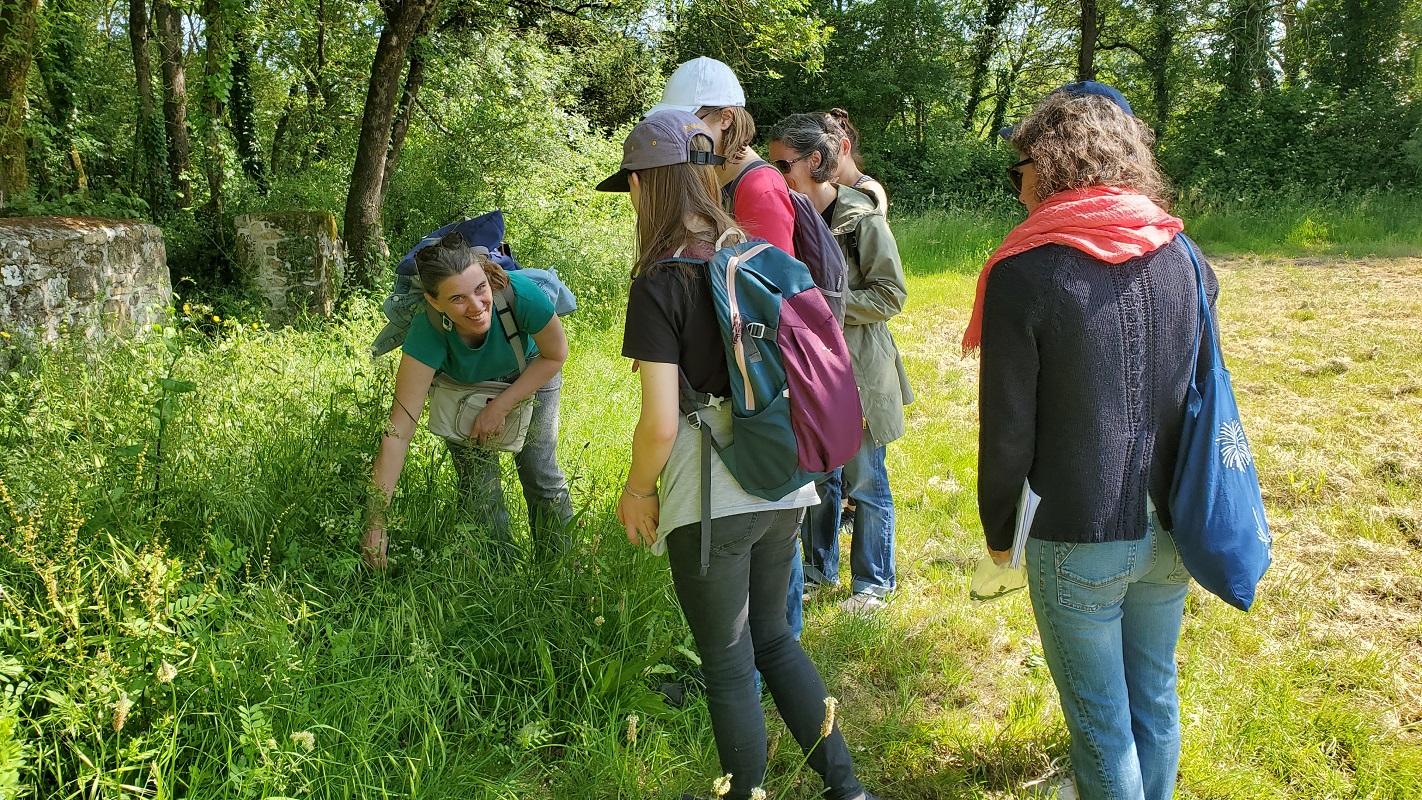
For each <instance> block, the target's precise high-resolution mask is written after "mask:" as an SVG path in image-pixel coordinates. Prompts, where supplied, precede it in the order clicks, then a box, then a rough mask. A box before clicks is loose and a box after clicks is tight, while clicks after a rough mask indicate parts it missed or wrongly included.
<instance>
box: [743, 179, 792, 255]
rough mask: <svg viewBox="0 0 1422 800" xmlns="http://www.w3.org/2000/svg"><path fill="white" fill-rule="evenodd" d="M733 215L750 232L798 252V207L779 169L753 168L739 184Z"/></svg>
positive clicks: (782, 248) (789, 250) (781, 247)
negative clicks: (792, 200) (796, 249)
mask: <svg viewBox="0 0 1422 800" xmlns="http://www.w3.org/2000/svg"><path fill="white" fill-rule="evenodd" d="M732 206H733V210H732V216H734V217H735V218H736V224H738V225H740V226H741V228H742V229H744V230H745V232H746V233H748V234H750V235H751V236H755V237H757V238H760V239H764V240H766V241H767V242H770V243H771V244H773V245H775V246H776V247H778V248H780V249H781V250H784V251H785V252H787V253H789V254H790V255H792V256H793V255H795V207H794V206H793V205H791V204H790V187H788V186H787V185H786V184H785V176H783V175H781V174H780V172H779V170H776V169H774V168H770V169H767V168H765V167H759V168H753V169H751V170H750V171H749V172H747V173H745V176H744V177H742V178H741V182H740V183H738V184H736V196H735V199H734V200H733V201H732Z"/></svg>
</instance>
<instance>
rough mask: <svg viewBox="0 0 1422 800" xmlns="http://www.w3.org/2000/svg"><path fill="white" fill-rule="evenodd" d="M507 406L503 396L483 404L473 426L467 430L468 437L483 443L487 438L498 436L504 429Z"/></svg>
mask: <svg viewBox="0 0 1422 800" xmlns="http://www.w3.org/2000/svg"><path fill="white" fill-rule="evenodd" d="M509 408H510V406H508V405H507V404H505V403H504V402H503V397H502V396H500V397H495V398H494V399H492V400H490V401H489V402H488V403H486V404H485V405H484V408H483V410H481V411H480V412H479V416H477V417H475V418H474V427H473V428H472V429H471V430H470V431H469V438H471V439H473V440H475V441H477V442H478V443H479V444H484V443H485V442H487V441H488V440H489V439H492V438H493V437H495V436H498V435H499V434H500V433H501V432H502V431H503V429H504V420H505V419H506V418H507V417H508V415H509Z"/></svg>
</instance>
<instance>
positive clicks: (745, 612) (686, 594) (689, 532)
mask: <svg viewBox="0 0 1422 800" xmlns="http://www.w3.org/2000/svg"><path fill="white" fill-rule="evenodd" d="M799 519H800V510H799V509H797V508H791V509H783V510H779V511H759V512H753V513H749V514H737V515H735V516H731V517H721V518H718V519H715V520H712V521H711V565H710V567H709V568H708V569H707V570H706V574H705V575H702V574H701V523H699V522H694V523H692V524H690V525H683V526H681V527H680V528H677V529H676V530H674V531H672V532H671V533H670V534H669V535H668V536H667V556H668V560H669V562H670V564H671V573H672V584H673V585H674V586H675V588H676V597H677V600H678V602H679V603H680V604H681V611H682V614H684V615H685V616H686V622H687V625H688V626H690V628H691V635H692V636H693V637H694V638H695V639H696V651H697V653H699V654H700V655H701V671H702V674H704V675H705V676H706V705H707V707H708V708H709V710H710V711H711V729H712V732H713V733H714V734H715V736H716V752H717V754H718V755H719V756H720V759H721V771H722V772H729V773H731V792H730V794H729V795H727V800H746V798H749V797H750V794H751V790H752V789H754V788H755V787H758V786H760V785H761V783H762V782H763V781H764V779H765V764H766V757H767V752H766V733H765V710H764V708H762V707H761V704H760V692H759V691H758V690H757V689H756V688H755V680H754V673H755V670H756V669H759V670H760V672H761V673H762V674H763V675H764V676H765V682H766V684H767V685H768V686H769V687H770V694H771V696H772V697H774V698H775V707H776V709H777V710H778V711H779V712H780V718H781V719H782V720H784V721H785V727H786V728H788V729H789V730H790V735H791V736H793V737H795V741H796V742H797V743H798V744H799V745H800V749H801V750H803V751H804V752H805V753H807V757H806V761H807V762H808V764H809V765H810V768H811V769H813V770H814V771H815V772H817V773H819V774H820V776H821V777H822V778H823V779H824V782H825V791H824V793H823V795H822V796H823V797H825V798H827V799H828V800H850V799H851V798H861V797H863V796H864V787H863V786H862V785H860V783H859V779H858V778H857V777H856V776H855V772H854V760H853V758H852V757H851V756H850V754H849V748H848V747H846V746H845V744H844V736H843V735H842V734H841V733H840V731H839V726H838V725H835V727H834V729H833V730H832V731H830V735H829V736H828V737H825V738H821V737H820V725H821V724H822V723H823V722H824V718H825V705H824V699H825V697H826V696H827V695H828V692H827V691H826V690H825V684H824V681H823V680H821V678H820V673H819V671H818V670H816V669H815V665H814V663H813V662H811V661H810V657H809V656H807V655H806V654H805V651H804V650H803V649H802V648H801V647H800V643H799V642H797V641H795V639H794V637H792V636H791V635H790V630H789V628H788V627H787V626H786V624H785V608H784V605H783V604H784V603H785V584H786V582H787V581H788V579H789V577H790V556H791V554H792V553H794V552H795V550H796V549H797V548H796V546H795V528H796V524H797V523H798V521H799Z"/></svg>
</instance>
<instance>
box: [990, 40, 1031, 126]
mask: <svg viewBox="0 0 1422 800" xmlns="http://www.w3.org/2000/svg"><path fill="white" fill-rule="evenodd" d="M1027 56H1028V52H1027V48H1025V47H1024V48H1022V51H1021V52H1019V53H1018V54H1017V56H1016V57H1015V58H1013V59H1012V63H1011V64H1010V65H1009V66H1008V67H1007V68H1005V69H1000V70H998V72H997V102H995V103H993V107H992V122H991V123H990V124H989V127H988V135H989V136H992V135H993V134H995V133H997V132H998V131H1000V130H1002V129H1003V127H1005V126H1006V124H1007V107H1008V104H1010V103H1011V102H1012V92H1013V90H1014V89H1016V88H1017V78H1018V77H1019V76H1021V75H1022V66H1023V65H1024V64H1026V63H1027Z"/></svg>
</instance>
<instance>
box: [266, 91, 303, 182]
mask: <svg viewBox="0 0 1422 800" xmlns="http://www.w3.org/2000/svg"><path fill="white" fill-rule="evenodd" d="M300 91H301V84H300V82H293V83H292V84H291V89H290V90H289V91H288V92H287V93H286V102H285V103H283V104H282V107H281V116H280V117H277V124H276V130H274V131H272V157H271V176H272V178H276V177H277V176H278V175H280V174H281V153H282V150H281V147H282V145H283V144H284V143H285V142H286V129H287V127H288V126H290V125H291V109H292V106H294V105H296V98H297V95H298V94H299V93H300Z"/></svg>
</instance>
